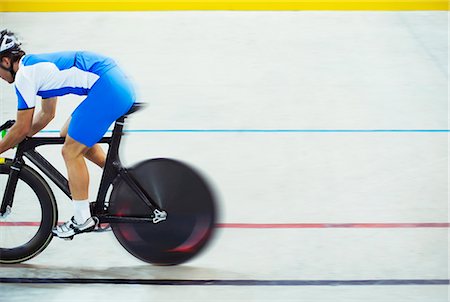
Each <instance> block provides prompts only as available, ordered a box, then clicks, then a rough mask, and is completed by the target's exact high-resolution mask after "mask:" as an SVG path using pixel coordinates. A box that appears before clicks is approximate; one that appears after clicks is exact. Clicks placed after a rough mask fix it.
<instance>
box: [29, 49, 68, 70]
mask: <svg viewBox="0 0 450 302" xmlns="http://www.w3.org/2000/svg"><path fill="white" fill-rule="evenodd" d="M75 54H76V52H75V51H63V52H55V53H44V54H32V55H25V56H24V57H23V60H22V63H23V65H24V66H29V65H34V64H37V63H42V62H50V63H53V64H55V65H56V67H58V69H59V70H64V69H69V68H72V67H73V66H74V65H75Z"/></svg>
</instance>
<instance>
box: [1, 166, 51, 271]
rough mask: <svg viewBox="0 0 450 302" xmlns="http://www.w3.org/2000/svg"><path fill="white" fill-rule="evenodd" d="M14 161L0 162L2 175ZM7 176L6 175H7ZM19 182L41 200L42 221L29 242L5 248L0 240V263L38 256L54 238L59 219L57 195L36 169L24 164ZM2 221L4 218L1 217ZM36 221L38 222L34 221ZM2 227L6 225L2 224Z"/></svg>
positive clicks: (6, 172) (9, 262)
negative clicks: (54, 230)
mask: <svg viewBox="0 0 450 302" xmlns="http://www.w3.org/2000/svg"><path fill="white" fill-rule="evenodd" d="M11 165H12V161H11V160H6V162H5V163H4V164H0V175H1V174H9V171H10V169H11ZM5 177H6V176H5ZM18 181H19V183H20V182H21V181H22V182H24V183H25V184H26V185H28V186H29V187H30V188H31V190H32V191H33V192H34V194H35V195H36V196H37V199H38V200H39V207H40V209H41V221H40V222H37V224H38V226H39V228H38V229H37V232H36V234H34V236H33V237H32V238H31V239H30V240H29V241H27V242H24V243H23V244H21V245H19V246H17V247H13V248H3V247H2V241H1V240H0V263H2V264H13V263H21V262H24V261H27V260H30V259H31V258H33V257H35V256H37V255H38V254H39V253H41V252H42V251H43V250H44V249H45V248H46V247H47V246H48V245H49V244H50V241H51V240H52V238H53V234H52V229H53V227H54V226H55V225H56V224H57V221H58V210H57V206H56V201H55V197H54V195H53V192H52V190H51V189H50V187H49V185H48V184H47V182H46V181H45V180H44V179H43V178H42V176H40V175H39V174H38V173H37V172H36V171H35V170H34V169H32V168H31V167H29V166H26V165H24V166H23V167H22V169H21V171H20V174H19V180H18ZM17 202H18V201H17V200H16V197H15V198H14V202H13V207H12V214H11V215H13V214H14V204H15V203H17ZM0 222H2V220H1V219H0ZM34 223H36V222H34ZM0 227H5V226H4V225H3V226H2V224H0Z"/></svg>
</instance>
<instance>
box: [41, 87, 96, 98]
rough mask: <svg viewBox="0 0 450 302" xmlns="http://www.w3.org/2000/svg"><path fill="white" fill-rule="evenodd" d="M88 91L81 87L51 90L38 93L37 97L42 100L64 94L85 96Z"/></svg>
mask: <svg viewBox="0 0 450 302" xmlns="http://www.w3.org/2000/svg"><path fill="white" fill-rule="evenodd" d="M89 91H90V89H87V88H83V87H63V88H58V89H52V90H45V91H38V93H37V95H38V96H40V97H42V98H43V99H48V98H52V97H55V96H62V95H66V94H70V93H72V94H76V95H87V94H88V93H89Z"/></svg>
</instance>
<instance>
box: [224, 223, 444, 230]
mask: <svg viewBox="0 0 450 302" xmlns="http://www.w3.org/2000/svg"><path fill="white" fill-rule="evenodd" d="M217 227H219V228H236V229H327V228H331V229H336V228H354V229H383V228H387V229H393V228H394V229H395V228H449V227H450V223H447V222H445V223H219V224H217Z"/></svg>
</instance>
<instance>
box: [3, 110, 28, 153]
mask: <svg viewBox="0 0 450 302" xmlns="http://www.w3.org/2000/svg"><path fill="white" fill-rule="evenodd" d="M33 114H34V108H30V109H26V110H19V111H17V120H16V123H15V124H14V126H12V127H11V129H9V131H8V133H7V134H6V136H5V137H4V138H3V139H2V140H0V154H1V153H3V152H5V151H6V150H9V149H11V148H12V147H14V146H16V145H17V144H18V143H20V142H21V141H23V140H24V138H25V137H26V136H27V134H28V133H29V132H30V129H31V124H32V121H33Z"/></svg>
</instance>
